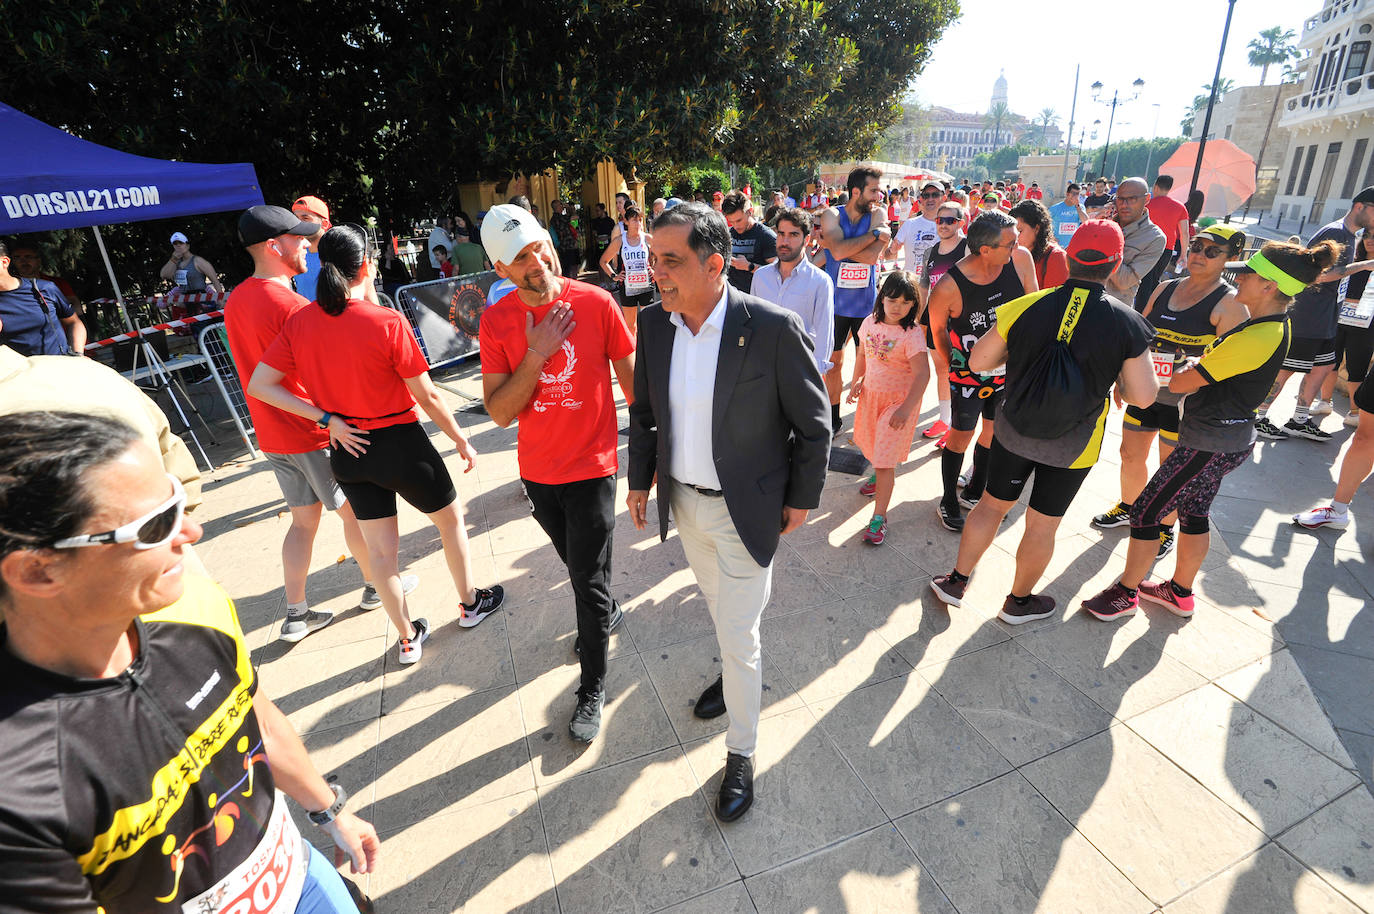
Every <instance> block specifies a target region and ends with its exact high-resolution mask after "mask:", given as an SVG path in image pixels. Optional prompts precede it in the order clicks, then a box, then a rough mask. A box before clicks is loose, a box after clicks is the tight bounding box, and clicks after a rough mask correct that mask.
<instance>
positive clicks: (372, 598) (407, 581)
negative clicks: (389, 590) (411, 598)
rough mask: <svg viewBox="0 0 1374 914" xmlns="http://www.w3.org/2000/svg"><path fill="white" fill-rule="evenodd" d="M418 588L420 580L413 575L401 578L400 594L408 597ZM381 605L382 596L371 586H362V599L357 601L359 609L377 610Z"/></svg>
mask: <svg viewBox="0 0 1374 914" xmlns="http://www.w3.org/2000/svg"><path fill="white" fill-rule="evenodd" d="M419 586H420V579H419V578H418V577H416V576H415V575H413V574H406V575H402V576H401V593H403V594H406V595H409V594H410V593H411V592H412V591H414V590H415V588H417V587H419ZM381 605H382V595H381V594H379V593H377V588H375V587H373V586H372V585H371V584H364V585H363V598H362V599H361V600H359V601H358V608H359V609H377V608H378V607H380V606H381Z"/></svg>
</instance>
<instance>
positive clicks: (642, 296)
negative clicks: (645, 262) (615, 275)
mask: <svg viewBox="0 0 1374 914" xmlns="http://www.w3.org/2000/svg"><path fill="white" fill-rule="evenodd" d="M615 297H616V300H617V301H618V302H620V307H622V308H645V307H648V306H649V305H652V304H653V303H654V290H653V289H648V290H646V291H644V292H637V293H636V294H634V295H626V294H625V290H624V289H623V288H619V289H616V290H615Z"/></svg>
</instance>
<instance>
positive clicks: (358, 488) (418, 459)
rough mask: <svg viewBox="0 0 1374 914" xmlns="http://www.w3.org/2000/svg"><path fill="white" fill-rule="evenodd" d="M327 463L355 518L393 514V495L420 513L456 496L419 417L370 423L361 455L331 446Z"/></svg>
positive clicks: (375, 518) (394, 508)
mask: <svg viewBox="0 0 1374 914" xmlns="http://www.w3.org/2000/svg"><path fill="white" fill-rule="evenodd" d="M329 468H330V469H331V470H332V471H333V472H334V478H335V479H336V480H338V482H339V488H341V489H343V491H344V495H347V496H348V503H349V504H350V505H352V506H353V513H354V514H355V515H356V516H357V518H358V520H380V519H381V518H384V517H395V516H396V496H397V495H399V496H401V497H402V498H404V499H405V500H406V501H407V502H408V503H409V504H410V505H411V506H413V507H414V508H415V509H416V510H417V511H419V512H421V513H422V514H433V513H434V512H435V511H438V510H439V509H440V508H446V507H448V506H449V505H450V504H452V503H453V500H454V499H455V498H457V497H458V493H457V492H456V491H455V490H454V488H453V478H452V477H451V476H449V474H448V467H446V466H444V460H443V458H442V457H440V456H439V452H438V451H436V450H435V449H434V445H433V444H431V443H430V440H429V436H428V435H426V434H425V430H424V429H423V428H421V427H420V423H418V422H403V423H401V424H400V425H388V426H386V427H385V428H374V429H371V430H370V431H369V432H368V438H367V451H366V452H364V453H363V455H362V456H361V457H354V456H353V455H352V454H350V453H348V452H347V451H345V450H344V449H343V448H334V449H332V450H331V451H330V452H329Z"/></svg>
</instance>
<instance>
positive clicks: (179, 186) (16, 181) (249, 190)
mask: <svg viewBox="0 0 1374 914" xmlns="http://www.w3.org/2000/svg"><path fill="white" fill-rule="evenodd" d="M0 136H3V137H4V138H5V152H4V155H3V156H0V235H5V234H11V233H20V232H43V231H52V230H53V229H70V228H88V227H89V228H91V229H94V230H95V240H96V244H97V245H99V247H100V256H101V257H102V258H103V259H104V261H105V269H106V270H107V271H108V272H109V274H110V282H111V283H113V285H114V290H115V300H116V301H117V302H118V303H119V309H120V313H121V314H122V315H123V316H124V320H125V321H126V322H129V317H128V313H127V312H126V311H125V310H124V296H123V293H121V292H120V289H119V280H118V279H116V278H115V274H114V268H113V267H112V266H111V265H110V257H109V254H108V253H107V252H106V250H105V240H104V239H103V238H101V237H100V228H99V227H100V226H101V225H112V224H116V223H121V222H146V221H149V220H152V219H170V218H173V217H176V216H193V215H199V214H202V213H218V212H224V211H226V210H242V209H247V208H248V207H250V206H256V205H258V204H260V203H262V202H263V199H262V189H261V188H260V187H259V186H258V175H257V172H256V171H254V169H253V166H252V165H250V164H247V163H237V164H231V165H203V164H199V163H196V162H168V161H163V160H162V159H149V158H145V157H143V156H136V155H132V154H130V153H127V152H120V151H119V150H117V149H110V148H108V147H105V146H99V145H97V144H95V143H91V142H88V141H86V140H83V139H80V138H78V137H74V136H72V135H71V134H70V133H67V132H66V131H65V130H59V129H57V128H56V127H50V126H48V125H47V124H45V123H43V122H42V121H38V120H35V119H34V118H31V117H29V116H28V115H26V114H22V113H20V112H19V111H16V110H15V109H14V108H11V107H10V106H9V105H6V104H4V103H3V102H0ZM129 324H130V327H131V328H132V326H133V325H132V323H131V322H129Z"/></svg>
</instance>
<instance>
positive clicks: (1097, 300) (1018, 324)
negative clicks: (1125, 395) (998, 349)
mask: <svg viewBox="0 0 1374 914" xmlns="http://www.w3.org/2000/svg"><path fill="white" fill-rule="evenodd" d="M1075 290H1086V291H1087V293H1088V298H1087V302H1086V304H1085V306H1084V308H1083V313H1082V315H1081V316H1080V317H1079V318H1078V324H1077V326H1075V327H1074V330H1073V336H1072V337H1071V338H1070V339H1069V351H1070V352H1072V353H1073V357H1074V360H1075V361H1076V362H1077V363H1078V366H1079V368H1080V369H1081V370H1082V372H1083V378H1084V381H1085V382H1086V383H1087V387H1088V391H1089V392H1091V393H1092V394H1093V396H1094V397H1100V398H1101V399H1102V407H1101V408H1100V409H1098V410H1096V411H1095V412H1093V413H1092V414H1091V415H1088V416H1085V417H1083V420H1082V421H1081V422H1080V423H1079V424H1078V426H1077V427H1076V428H1074V429H1073V430H1072V431H1070V432H1068V433H1067V434H1065V435H1061V436H1060V437H1058V438H1032V437H1030V436H1028V435H1023V434H1020V433H1019V432H1017V430H1016V429H1015V428H1014V427H1013V426H1012V424H1011V422H1010V421H1008V420H1007V419H1006V417H1005V415H1004V414H1003V410H1002V409H1001V408H1000V407H999V408H998V411H997V425H996V431H995V432H994V434H995V435H996V436H997V440H998V441H999V442H1001V444H1002V446H1003V447H1005V448H1006V449H1007V450H1009V451H1011V452H1012V453H1014V454H1018V455H1020V456H1021V457H1025V458H1026V459H1028V460H1034V461H1035V462H1036V463H1043V464H1046V465H1047V466H1054V467H1068V468H1072V469H1077V468H1082V467H1090V466H1092V465H1093V464H1094V463H1096V462H1097V458H1098V455H1099V453H1100V452H1101V450H1102V435H1103V432H1104V431H1105V429H1106V423H1107V394H1108V392H1109V391H1111V389H1112V385H1113V384H1114V383H1116V379H1117V377H1118V376H1119V375H1120V374H1121V366H1122V365H1123V364H1125V363H1126V361H1127V360H1128V359H1133V358H1135V357H1137V356H1139V355H1140V354H1141V353H1143V352H1144V351H1145V350H1146V349H1148V348H1149V347H1150V340H1152V339H1154V335H1155V331H1154V328H1153V327H1151V326H1150V324H1149V322H1148V321H1146V320H1145V318H1143V317H1141V316H1140V315H1139V314H1137V313H1136V311H1135V309H1134V308H1131V307H1130V306H1128V305H1123V304H1122V303H1121V302H1119V301H1117V300H1116V299H1115V298H1112V297H1111V296H1110V295H1107V294H1105V293H1104V292H1103V289H1102V285H1101V283H1091V282H1084V281H1083V280H1081V279H1070V280H1068V281H1067V282H1065V283H1064V285H1062V286H1057V287H1055V288H1053V289H1042V290H1041V291H1039V292H1032V293H1031V294H1030V295H1023V296H1022V297H1021V298H1018V299H1016V300H1015V301H1013V302H1009V303H1007V304H1005V305H1003V306H1002V307H1000V308H998V309H997V332H999V333H1001V334H1002V338H1003V339H1005V340H1006V341H1007V384H1006V389H1007V396H1009V397H1010V396H1011V392H1012V391H1013V390H1014V389H1015V387H1016V382H1017V380H1018V379H1019V378H1021V377H1022V376H1024V374H1025V372H1026V370H1027V369H1028V368H1029V367H1030V365H1031V363H1032V362H1033V361H1034V360H1035V358H1036V356H1038V355H1039V354H1040V353H1041V351H1043V350H1044V349H1045V347H1046V346H1048V345H1049V344H1050V343H1051V342H1053V341H1054V340H1055V338H1056V337H1057V336H1058V334H1059V325H1060V322H1061V321H1062V320H1063V319H1064V312H1065V309H1066V308H1067V306H1068V304H1069V299H1070V297H1071V296H1072V295H1073V294H1074V292H1075ZM1004 402H1005V401H1004Z"/></svg>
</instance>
